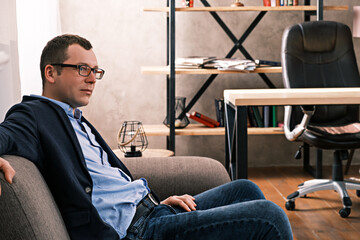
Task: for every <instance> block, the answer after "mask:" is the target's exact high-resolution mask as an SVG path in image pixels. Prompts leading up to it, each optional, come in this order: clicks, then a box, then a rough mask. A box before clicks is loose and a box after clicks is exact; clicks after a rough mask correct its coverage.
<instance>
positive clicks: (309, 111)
mask: <svg viewBox="0 0 360 240" xmlns="http://www.w3.org/2000/svg"><path fill="white" fill-rule="evenodd" d="M300 107H301V110H302V112H303V113H304V116H303V118H302V120H301V123H300V124H298V125H296V126H295V128H294V129H293V130H292V131H290V116H291V110H292V106H285V113H284V132H285V136H286V138H287V139H288V140H289V141H296V139H298V137H299V136H300V135H301V134H302V133H303V132H304V131H305V129H306V128H307V126H308V124H309V122H310V119H311V117H312V116H313V115H314V112H315V106H300Z"/></svg>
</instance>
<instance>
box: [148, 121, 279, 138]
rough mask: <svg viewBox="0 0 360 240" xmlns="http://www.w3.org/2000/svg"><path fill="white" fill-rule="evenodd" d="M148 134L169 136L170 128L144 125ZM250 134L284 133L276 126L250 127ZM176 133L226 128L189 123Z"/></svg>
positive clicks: (215, 132) (208, 132)
mask: <svg viewBox="0 0 360 240" xmlns="http://www.w3.org/2000/svg"><path fill="white" fill-rule="evenodd" d="M144 131H145V134H146V136H169V132H170V131H169V128H168V127H166V126H165V125H144ZM248 134H249V135H274V134H284V131H283V129H282V128H280V127H274V128H271V127H269V128H248ZM175 135H179V136H204V135H206V136H211V135H213V136H218V135H225V128H223V127H217V128H209V127H206V126H204V125H202V124H189V125H188V126H187V127H186V128H181V129H175Z"/></svg>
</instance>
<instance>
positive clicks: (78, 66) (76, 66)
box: [50, 63, 105, 80]
mask: <svg viewBox="0 0 360 240" xmlns="http://www.w3.org/2000/svg"><path fill="white" fill-rule="evenodd" d="M50 65H52V66H60V67H73V68H77V69H78V70H79V75H80V76H83V77H88V76H90V74H91V72H93V73H94V74H95V78H96V79H97V80H100V79H102V78H103V76H104V74H105V70H104V69H101V68H91V67H89V66H88V65H84V64H79V65H76V64H66V63H52V64H50ZM81 67H86V68H87V69H90V71H89V73H88V74H87V75H84V74H81V73H80V72H81V70H80V69H81ZM99 70H100V72H98V71H99ZM96 74H100V76H99V77H97V75H96Z"/></svg>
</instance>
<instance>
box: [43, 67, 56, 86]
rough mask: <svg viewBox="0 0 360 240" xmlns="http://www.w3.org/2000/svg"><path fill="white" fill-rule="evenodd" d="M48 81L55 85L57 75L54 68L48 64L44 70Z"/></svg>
mask: <svg viewBox="0 0 360 240" xmlns="http://www.w3.org/2000/svg"><path fill="white" fill-rule="evenodd" d="M44 74H45V78H46V81H48V82H49V83H55V76H56V75H57V70H56V69H55V67H54V66H52V65H50V64H48V65H46V66H45V70H44Z"/></svg>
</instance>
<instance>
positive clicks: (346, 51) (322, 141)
mask: <svg viewBox="0 0 360 240" xmlns="http://www.w3.org/2000/svg"><path fill="white" fill-rule="evenodd" d="M281 60H282V67H283V83H284V86H285V87H286V88H331V87H360V77H359V70H358V66H357V62H356V58H355V53H354V50H353V43H352V35H351V31H350V29H349V27H348V26H346V25H344V24H341V23H337V22H329V21H313V22H306V23H302V24H297V25H294V26H292V27H289V28H288V29H286V30H285V32H284V35H283V39H282V50H281ZM359 94H360V92H359ZM284 130H285V135H286V137H287V139H288V140H290V141H301V142H304V143H307V144H309V145H310V146H313V147H316V148H318V149H333V150H334V160H333V161H334V163H333V166H332V167H333V168H332V169H333V175H332V180H325V179H314V180H310V181H306V182H304V183H302V184H300V185H299V186H298V190H297V191H296V192H294V193H292V194H290V195H289V196H288V197H287V202H286V205H285V206H286V209H288V210H293V209H295V199H296V198H298V197H302V196H306V194H309V193H312V192H315V191H319V190H335V191H336V192H338V193H339V194H340V196H341V199H342V203H343V208H342V209H340V211H339V214H340V216H341V217H347V216H349V214H350V212H351V205H352V202H351V200H350V197H349V195H348V193H347V190H346V189H356V190H357V191H356V193H357V195H358V196H359V195H360V191H359V190H360V183H355V182H351V181H346V180H344V176H343V173H342V160H345V159H347V158H348V149H356V148H360V122H359V108H358V105H331V106H330V105H329V106H324V105H322V106H321V105H318V106H286V107H285V117H284Z"/></svg>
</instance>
